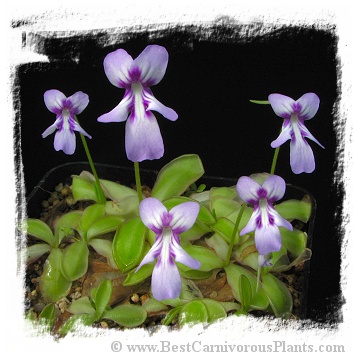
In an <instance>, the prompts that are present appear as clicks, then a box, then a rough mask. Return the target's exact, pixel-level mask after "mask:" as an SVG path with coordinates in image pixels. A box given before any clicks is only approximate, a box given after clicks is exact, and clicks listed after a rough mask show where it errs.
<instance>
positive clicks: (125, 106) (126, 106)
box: [97, 90, 133, 123]
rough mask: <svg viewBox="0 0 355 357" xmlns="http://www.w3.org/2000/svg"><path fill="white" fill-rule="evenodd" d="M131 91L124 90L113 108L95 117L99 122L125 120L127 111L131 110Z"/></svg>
mask: <svg viewBox="0 0 355 357" xmlns="http://www.w3.org/2000/svg"><path fill="white" fill-rule="evenodd" d="M132 100H133V99H132V92H131V90H126V93H125V95H124V97H123V98H122V100H121V102H120V103H119V104H118V105H117V106H116V107H115V108H113V109H112V110H111V111H110V112H108V113H106V114H103V115H101V116H100V117H99V118H97V121H99V122H101V123H111V122H122V121H125V120H127V117H128V113H129V111H130V110H131V108H130V107H131V104H132Z"/></svg>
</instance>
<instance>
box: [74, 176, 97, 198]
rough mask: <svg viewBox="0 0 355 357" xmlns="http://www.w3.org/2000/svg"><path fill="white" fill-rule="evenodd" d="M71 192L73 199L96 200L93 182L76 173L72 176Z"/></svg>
mask: <svg viewBox="0 0 355 357" xmlns="http://www.w3.org/2000/svg"><path fill="white" fill-rule="evenodd" d="M72 178H73V181H72V187H71V189H72V194H73V198H74V201H95V202H96V200H97V198H96V197H97V196H96V191H95V187H94V183H93V182H92V181H90V180H87V179H85V178H82V177H80V176H77V175H73V176H72Z"/></svg>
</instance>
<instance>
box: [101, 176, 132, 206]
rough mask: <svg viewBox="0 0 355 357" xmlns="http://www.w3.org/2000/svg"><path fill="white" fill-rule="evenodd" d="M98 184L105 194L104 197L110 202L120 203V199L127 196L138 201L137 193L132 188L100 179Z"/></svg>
mask: <svg viewBox="0 0 355 357" xmlns="http://www.w3.org/2000/svg"><path fill="white" fill-rule="evenodd" d="M100 183H101V185H102V188H103V190H104V192H105V194H106V197H108V198H110V199H111V200H112V201H120V200H121V199H122V198H124V197H128V196H135V197H136V198H137V200H138V194H137V191H136V190H134V189H133V188H130V187H128V186H124V185H121V184H119V183H117V182H113V181H109V180H102V179H101V180H100Z"/></svg>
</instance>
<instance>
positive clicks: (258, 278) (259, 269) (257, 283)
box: [255, 266, 261, 292]
mask: <svg viewBox="0 0 355 357" xmlns="http://www.w3.org/2000/svg"><path fill="white" fill-rule="evenodd" d="M260 276H261V267H260V266H258V276H257V278H256V289H255V290H256V292H258V290H259V282H260Z"/></svg>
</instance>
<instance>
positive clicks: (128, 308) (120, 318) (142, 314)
mask: <svg viewBox="0 0 355 357" xmlns="http://www.w3.org/2000/svg"><path fill="white" fill-rule="evenodd" d="M103 318H104V319H108V320H112V321H114V322H116V323H117V324H119V325H121V326H125V327H137V326H139V325H141V324H142V323H143V322H144V321H145V320H146V318H147V311H146V310H145V309H144V308H143V307H141V306H138V305H119V306H116V307H114V308H113V309H111V310H108V311H105V312H104V314H103Z"/></svg>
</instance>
